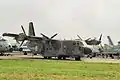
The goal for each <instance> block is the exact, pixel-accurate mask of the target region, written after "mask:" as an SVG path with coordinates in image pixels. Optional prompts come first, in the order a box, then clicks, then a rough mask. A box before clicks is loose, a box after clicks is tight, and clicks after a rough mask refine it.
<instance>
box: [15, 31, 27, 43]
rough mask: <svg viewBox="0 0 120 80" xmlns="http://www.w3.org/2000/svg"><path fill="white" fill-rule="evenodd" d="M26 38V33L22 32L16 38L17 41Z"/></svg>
mask: <svg viewBox="0 0 120 80" xmlns="http://www.w3.org/2000/svg"><path fill="white" fill-rule="evenodd" d="M25 38H26V35H25V34H24V33H20V34H19V36H18V37H17V38H15V39H16V40H17V41H23V40H24V39H25Z"/></svg>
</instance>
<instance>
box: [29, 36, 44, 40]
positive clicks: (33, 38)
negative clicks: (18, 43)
mask: <svg viewBox="0 0 120 80" xmlns="http://www.w3.org/2000/svg"><path fill="white" fill-rule="evenodd" d="M27 40H43V38H42V37H36V36H27Z"/></svg>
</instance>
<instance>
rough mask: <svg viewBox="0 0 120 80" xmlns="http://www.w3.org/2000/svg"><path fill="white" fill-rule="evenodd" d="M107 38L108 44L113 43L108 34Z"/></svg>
mask: <svg viewBox="0 0 120 80" xmlns="http://www.w3.org/2000/svg"><path fill="white" fill-rule="evenodd" d="M107 38H108V41H109V44H110V45H114V44H113V42H112V40H111V38H110V36H107Z"/></svg>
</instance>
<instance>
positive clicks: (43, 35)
mask: <svg viewBox="0 0 120 80" xmlns="http://www.w3.org/2000/svg"><path fill="white" fill-rule="evenodd" d="M40 34H41V35H42V36H43V37H45V38H46V39H50V38H49V37H47V36H46V35H44V34H42V33H40Z"/></svg>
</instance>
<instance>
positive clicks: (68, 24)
mask: <svg viewBox="0 0 120 80" xmlns="http://www.w3.org/2000/svg"><path fill="white" fill-rule="evenodd" d="M29 21H33V22H34V27H35V31H36V35H37V36H40V33H41V32H42V33H44V34H46V35H48V36H52V35H53V34H54V33H58V35H57V36H56V38H57V39H60V38H61V39H64V38H66V39H71V38H72V39H74V38H77V36H76V35H77V34H79V35H80V36H81V37H82V38H83V39H86V38H88V37H94V36H95V37H97V38H98V37H99V35H100V34H101V33H102V34H103V39H102V40H103V42H106V43H108V42H107V38H106V36H107V35H110V36H111V37H112V39H113V41H114V43H117V41H119V40H120V35H119V34H120V0H0V33H1V34H2V33H3V32H14V33H19V32H21V31H22V30H21V28H20V25H21V24H22V25H23V26H24V28H25V29H26V32H28V23H29Z"/></svg>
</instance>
